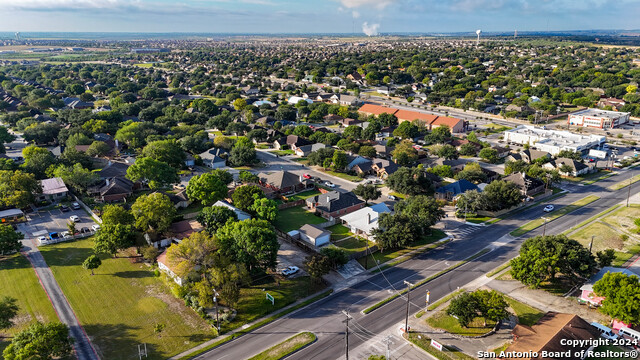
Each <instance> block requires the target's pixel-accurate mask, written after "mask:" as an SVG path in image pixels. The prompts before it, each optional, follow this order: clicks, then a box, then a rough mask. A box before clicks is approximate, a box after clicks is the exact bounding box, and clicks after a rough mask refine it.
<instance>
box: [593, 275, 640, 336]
mask: <svg viewBox="0 0 640 360" xmlns="http://www.w3.org/2000/svg"><path fill="white" fill-rule="evenodd" d="M593 291H594V292H595V293H596V294H597V295H598V296H602V297H604V298H605V299H604V300H603V301H602V306H601V307H600V311H602V312H603V313H604V314H606V315H609V316H611V317H612V318H614V319H617V320H620V321H622V322H624V323H627V324H637V323H639V322H640V301H638V299H640V280H639V279H638V277H637V276H635V275H633V276H629V275H627V274H623V273H606V274H605V275H604V276H603V277H602V279H600V280H598V281H596V283H595V284H594V285H593Z"/></svg>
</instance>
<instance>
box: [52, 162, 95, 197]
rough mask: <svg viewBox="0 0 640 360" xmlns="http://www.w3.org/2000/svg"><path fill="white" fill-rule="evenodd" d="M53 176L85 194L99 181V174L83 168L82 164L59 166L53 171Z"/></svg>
mask: <svg viewBox="0 0 640 360" xmlns="http://www.w3.org/2000/svg"><path fill="white" fill-rule="evenodd" d="M53 176H55V177H59V178H62V181H64V183H65V185H68V186H71V187H72V188H73V189H74V190H75V191H77V192H78V193H84V192H86V191H87V189H88V188H89V186H91V185H93V184H94V183H95V182H96V181H98V179H99V176H98V174H96V173H94V172H93V171H91V170H87V169H85V168H84V167H82V165H81V164H74V165H73V166H64V165H58V167H56V168H55V170H54V171H53Z"/></svg>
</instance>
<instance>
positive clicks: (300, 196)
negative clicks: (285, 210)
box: [287, 190, 321, 201]
mask: <svg viewBox="0 0 640 360" xmlns="http://www.w3.org/2000/svg"><path fill="white" fill-rule="evenodd" d="M320 194H321V192H320V191H318V190H309V191H303V192H301V193H297V194H295V195H291V196H287V199H288V200H289V201H298V200H306V199H308V198H310V197H312V196H317V195H320Z"/></svg>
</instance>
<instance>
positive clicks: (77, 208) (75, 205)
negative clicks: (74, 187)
mask: <svg viewBox="0 0 640 360" xmlns="http://www.w3.org/2000/svg"><path fill="white" fill-rule="evenodd" d="M71 208H72V209H73V210H80V204H78V203H77V202H74V203H73V204H71Z"/></svg>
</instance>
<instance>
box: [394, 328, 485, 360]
mask: <svg viewBox="0 0 640 360" xmlns="http://www.w3.org/2000/svg"><path fill="white" fill-rule="evenodd" d="M407 335H408V338H409V341H411V342H412V343H414V344H416V345H417V346H418V347H420V348H421V349H422V350H424V351H426V352H428V353H429V354H431V355H432V356H434V357H435V358H436V359H440V360H472V359H474V358H473V357H471V356H469V355H467V354H465V353H463V352H461V351H460V350H457V349H455V348H450V347H446V346H445V348H446V349H447V351H440V350H438V349H436V348H434V347H433V346H431V339H430V338H428V337H427V336H426V335H427V334H421V333H417V332H413V331H409V334H403V335H402V336H404V338H405V339H406V338H407Z"/></svg>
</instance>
